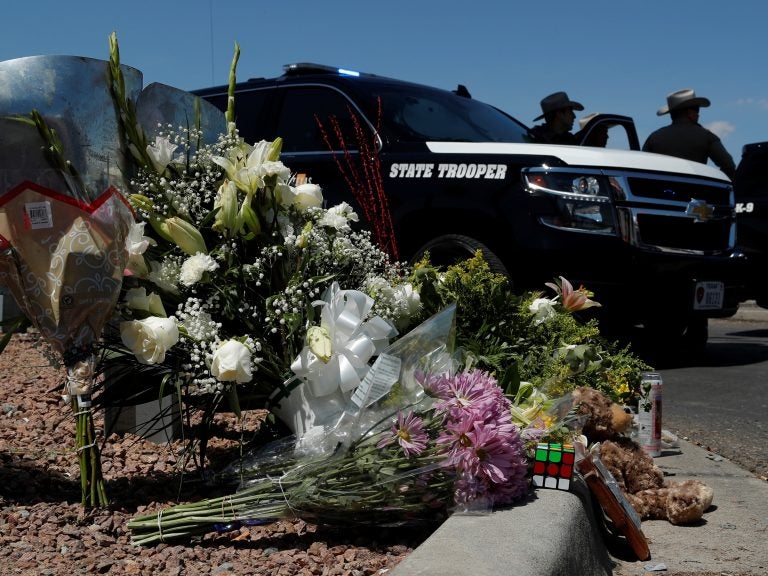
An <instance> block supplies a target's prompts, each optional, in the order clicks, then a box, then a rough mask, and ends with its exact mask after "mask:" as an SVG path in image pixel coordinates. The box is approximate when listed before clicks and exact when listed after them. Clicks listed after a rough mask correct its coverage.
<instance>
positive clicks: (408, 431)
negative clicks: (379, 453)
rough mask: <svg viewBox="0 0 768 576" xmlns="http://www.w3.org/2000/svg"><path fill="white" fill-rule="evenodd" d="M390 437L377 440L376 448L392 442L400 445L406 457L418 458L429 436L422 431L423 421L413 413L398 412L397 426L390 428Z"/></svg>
mask: <svg viewBox="0 0 768 576" xmlns="http://www.w3.org/2000/svg"><path fill="white" fill-rule="evenodd" d="M390 431H391V433H392V434H391V435H386V436H384V438H382V439H381V440H379V443H378V444H377V445H376V447H377V448H383V447H384V446H388V445H389V444H392V443H394V442H397V443H398V444H400V448H402V449H403V453H404V454H405V456H406V457H408V456H411V455H414V456H418V455H419V454H421V452H422V451H424V449H425V448H426V447H427V441H428V440H429V436H427V433H426V432H425V431H424V421H423V420H422V419H421V418H419V417H418V416H416V415H415V414H414V413H413V412H408V414H404V413H403V412H398V414H397V424H393V425H392V427H391V428H390Z"/></svg>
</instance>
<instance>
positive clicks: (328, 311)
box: [291, 282, 397, 396]
mask: <svg viewBox="0 0 768 576" xmlns="http://www.w3.org/2000/svg"><path fill="white" fill-rule="evenodd" d="M313 305H315V306H318V305H319V306H322V307H323V309H322V311H321V312H320V326H321V328H323V329H325V331H326V332H327V335H328V339H329V341H330V345H331V349H330V355H329V358H328V359H327V361H325V362H324V361H323V360H322V359H320V358H318V357H317V356H316V355H315V354H314V353H313V352H312V351H311V350H310V348H309V346H304V349H303V350H302V351H301V353H300V354H299V355H298V356H297V357H296V359H295V360H294V361H293V363H292V364H291V370H293V372H294V374H296V375H297V376H298V377H300V378H302V379H304V380H305V381H306V382H307V385H308V386H309V389H310V391H311V392H312V394H313V395H315V396H328V395H330V394H333V393H334V392H335V391H336V390H340V391H342V392H349V391H350V390H354V389H355V388H357V387H358V386H359V385H360V382H361V380H362V379H363V378H364V377H365V375H366V374H367V372H368V369H369V366H368V361H369V360H370V359H371V358H372V357H373V356H375V355H377V354H379V353H380V352H381V351H382V350H384V349H385V348H386V347H387V346H388V345H389V339H390V338H391V337H393V336H395V335H396V334H397V330H395V329H394V327H393V326H392V325H391V324H390V323H389V322H387V321H386V320H384V319H383V318H381V317H380V316H374V317H372V318H369V319H367V320H366V319H365V318H366V316H367V315H368V313H369V312H370V311H371V308H373V299H372V298H371V297H370V296H368V295H367V294H364V293H363V292H360V291H358V290H341V289H340V288H339V284H338V283H337V282H334V283H333V285H331V287H330V289H329V290H328V292H327V293H326V295H325V300H318V301H316V302H313Z"/></svg>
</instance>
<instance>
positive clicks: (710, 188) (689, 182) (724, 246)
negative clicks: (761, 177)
mask: <svg viewBox="0 0 768 576" xmlns="http://www.w3.org/2000/svg"><path fill="white" fill-rule="evenodd" d="M624 182H625V183H626V184H625V186H624V190H623V191H624V198H623V199H622V200H621V201H619V203H618V208H619V212H624V213H625V214H626V215H627V216H628V217H626V218H620V221H622V222H624V225H625V226H627V227H628V228H629V229H627V230H624V231H623V232H624V233H623V235H624V237H625V238H626V239H627V240H628V241H629V242H631V243H632V244H634V245H637V246H638V247H641V248H644V249H649V250H659V251H664V252H685V253H699V254H717V253H720V252H724V251H728V250H731V249H733V247H734V245H735V242H736V220H735V216H734V209H733V207H734V204H733V202H734V200H733V190H732V188H731V186H730V185H729V184H727V183H725V182H718V181H714V180H704V179H695V178H672V179H671V178H664V177H660V178H659V177H653V176H646V175H641V174H633V175H631V176H626V178H625V179H624ZM692 201H694V203H693V204H692ZM694 205H699V206H702V205H703V210H702V212H703V214H704V215H703V217H697V216H696V212H697V211H696V210H691V207H692V206H694ZM686 210H688V211H689V213H686ZM699 214H701V212H700V213H699Z"/></svg>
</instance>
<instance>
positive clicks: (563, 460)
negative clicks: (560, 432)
mask: <svg viewBox="0 0 768 576" xmlns="http://www.w3.org/2000/svg"><path fill="white" fill-rule="evenodd" d="M575 457H576V453H575V452H574V450H573V446H572V445H571V444H546V443H543V442H540V443H539V444H537V445H536V456H535V458H534V462H533V485H534V486H537V487H539V488H556V489H558V490H568V489H569V487H570V485H571V477H572V476H573V464H574V461H575Z"/></svg>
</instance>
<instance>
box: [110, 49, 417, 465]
mask: <svg viewBox="0 0 768 576" xmlns="http://www.w3.org/2000/svg"><path fill="white" fill-rule="evenodd" d="M237 56H238V55H237V52H236V55H235V58H234V60H233V64H232V75H231V86H232V89H233V87H234V70H235V67H236V63H237ZM118 59H119V54H118V52H117V46H116V42H113V44H112V67H111V69H112V72H113V80H112V86H113V94H114V98H115V101H116V103H117V105H118V107H119V108H120V110H121V120H122V123H123V126H124V130H123V132H124V134H125V135H126V138H127V139H128V149H129V150H130V151H131V153H132V160H133V163H134V165H135V174H134V176H133V177H132V179H131V182H130V193H129V194H128V198H129V200H130V203H131V205H132V206H133V207H134V210H135V213H136V218H137V224H136V225H135V226H134V227H133V229H132V231H131V235H130V238H129V241H128V243H127V247H128V252H129V254H130V257H129V263H128V265H127V267H126V277H125V279H124V283H123V291H122V294H121V298H120V301H119V303H118V306H117V309H116V316H115V318H114V319H113V322H112V323H111V324H110V326H109V327H108V328H107V330H106V332H105V338H104V346H103V356H104V360H105V362H104V366H105V367H106V370H107V372H108V381H109V387H110V389H111V391H112V402H114V403H118V404H119V403H120V402H125V401H126V396H125V394H126V391H128V390H130V391H131V392H130V393H131V394H134V396H137V395H139V394H140V393H141V386H142V384H144V385H146V386H149V387H152V388H153V389H154V390H162V391H163V392H164V393H168V391H174V393H177V394H178V395H179V396H180V397H182V398H183V400H184V402H185V403H186V405H187V406H195V407H196V409H197V408H199V409H200V410H201V411H202V414H203V421H204V424H207V423H210V421H211V418H212V415H213V413H214V412H215V411H216V410H217V409H218V407H219V406H220V404H221V403H222V402H223V401H227V402H228V405H229V407H230V408H231V409H232V410H234V411H235V412H238V411H239V410H240V406H241V404H243V402H247V406H248V407H250V408H263V407H265V406H268V405H270V404H271V405H273V406H279V405H280V404H281V403H282V407H283V412H282V413H281V415H283V416H284V420H285V421H286V423H287V424H288V425H289V426H290V427H291V428H292V429H293V431H294V432H298V431H301V430H303V429H304V428H306V427H309V426H311V425H313V424H315V414H314V412H313V408H312V405H313V403H314V404H318V405H320V404H324V403H325V400H323V401H321V402H320V401H317V398H320V397H328V396H332V397H334V398H338V399H341V398H343V395H345V394H346V395H348V394H349V393H351V391H352V390H354V389H355V388H356V387H357V386H358V384H359V383H360V382H361V380H362V378H363V377H364V376H365V374H366V373H367V370H368V365H369V361H370V360H371V359H372V358H373V357H374V356H375V355H376V354H377V352H379V351H380V350H381V349H382V348H383V347H385V346H386V345H387V344H388V343H389V341H390V339H391V338H392V337H394V336H395V335H396V334H397V333H398V329H400V330H402V329H406V328H407V327H408V326H409V325H410V324H411V323H412V322H413V321H415V320H417V318H418V313H419V295H418V293H417V292H416V291H415V290H414V289H413V288H412V286H411V285H410V284H409V282H408V276H407V270H406V268H405V267H404V266H403V265H402V264H400V263H397V262H392V261H391V260H390V258H389V256H388V255H387V253H385V252H384V251H383V250H381V249H380V248H378V247H377V246H376V245H375V244H374V243H373V242H372V241H371V237H370V234H369V232H367V231H365V230H358V229H357V227H356V226H355V223H356V222H357V221H358V216H357V214H356V213H355V211H354V210H353V209H352V208H351V206H350V205H348V204H346V203H344V202H342V203H340V204H338V205H335V206H331V207H328V208H324V207H323V202H324V201H323V194H322V190H321V187H320V186H319V185H318V184H317V183H314V182H312V181H311V178H309V177H307V176H305V175H298V174H295V173H293V172H292V171H291V170H290V168H289V167H287V166H285V165H284V164H283V162H282V161H281V160H280V150H281V145H282V141H281V140H280V139H279V138H278V139H276V140H274V141H272V142H267V141H261V142H256V143H252V144H251V143H247V142H245V141H244V140H243V139H242V138H241V137H240V136H239V135H238V133H237V130H236V128H235V126H234V122H232V118H233V117H234V98H230V109H229V110H228V111H227V114H226V119H227V120H228V122H226V123H222V125H223V126H225V130H224V131H223V133H220V134H214V135H210V134H205V133H204V132H203V130H202V129H201V128H200V126H202V125H203V124H204V123H205V122H204V121H203V120H204V119H203V118H201V115H202V114H212V115H215V114H220V112H219V111H218V110H212V107H210V108H207V109H203V110H200V109H195V110H192V109H191V110H190V111H189V114H190V115H191V116H192V117H195V116H194V113H196V114H197V119H196V120H195V121H194V122H190V123H189V125H187V126H174V125H160V126H157V127H152V133H154V134H155V136H154V139H153V140H150V139H149V138H148V137H147V136H146V134H147V133H149V132H150V131H149V129H147V128H145V127H142V126H141V123H140V121H139V119H138V118H137V115H136V112H135V104H134V102H133V101H132V99H131V97H130V96H129V95H127V94H126V93H125V91H124V90H123V88H122V81H121V77H120V67H119V62H118ZM191 102H192V103H193V104H194V106H195V107H198V106H203V104H204V103H202V102H199V101H191ZM209 106H210V105H209ZM223 119H224V115H222V120H223ZM137 375H138V376H139V377H137ZM310 377H311V378H310ZM308 379H309V380H310V381H311V387H310V388H308V389H307V390H306V391H304V388H307V387H304V386H302V385H303V383H304V382H305V381H307V380H308ZM299 388H301V390H298V391H297V392H296V393H294V391H295V390H297V389H299ZM154 394H155V396H154V397H155V398H156V397H157V392H154ZM144 397H146V394H145V396H144ZM289 404H290V406H289ZM299 409H301V410H302V416H301V418H300V419H299V420H296V419H295V418H294V415H295V413H296V411H298V410H299ZM204 441H205V440H204V439H203V444H202V445H201V448H202V450H203V452H204V449H205V444H204ZM202 460H203V458H202V457H201V461H202Z"/></svg>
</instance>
